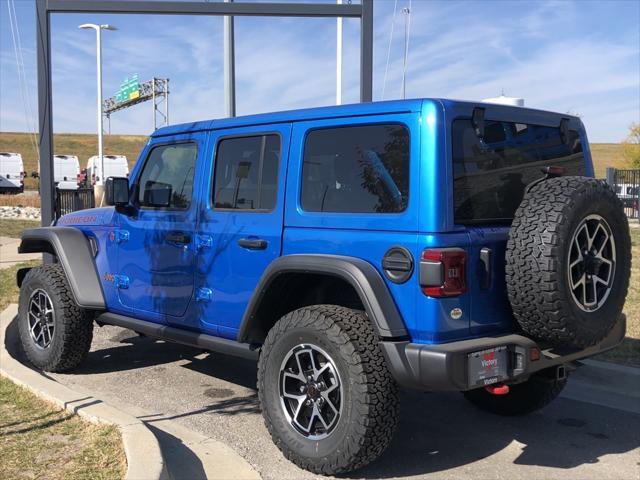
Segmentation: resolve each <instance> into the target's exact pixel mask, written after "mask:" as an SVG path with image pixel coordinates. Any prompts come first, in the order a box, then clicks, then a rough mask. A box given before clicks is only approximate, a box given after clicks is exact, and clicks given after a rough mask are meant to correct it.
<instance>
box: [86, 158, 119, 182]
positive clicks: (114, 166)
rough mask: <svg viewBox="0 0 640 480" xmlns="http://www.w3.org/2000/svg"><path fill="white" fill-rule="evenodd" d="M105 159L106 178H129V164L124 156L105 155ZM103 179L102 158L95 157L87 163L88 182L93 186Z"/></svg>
mask: <svg viewBox="0 0 640 480" xmlns="http://www.w3.org/2000/svg"><path fill="white" fill-rule="evenodd" d="M103 157H104V178H105V179H106V178H109V177H128V176H129V162H127V157H125V156H124V155H103ZM101 178H102V174H101V172H100V157H99V156H98V155H94V156H93V157H91V158H89V161H88V162H87V182H88V183H89V185H91V186H93V185H95V184H96V182H99V181H100V179H101Z"/></svg>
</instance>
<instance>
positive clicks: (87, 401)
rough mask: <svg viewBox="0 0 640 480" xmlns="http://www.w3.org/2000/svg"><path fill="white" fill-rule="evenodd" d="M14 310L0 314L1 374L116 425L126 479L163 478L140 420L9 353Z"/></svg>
mask: <svg viewBox="0 0 640 480" xmlns="http://www.w3.org/2000/svg"><path fill="white" fill-rule="evenodd" d="M17 313H18V307H17V305H9V307H7V308H6V309H5V310H4V311H3V312H2V313H0V374H2V375H3V376H5V377H7V378H9V379H10V380H12V381H13V382H15V383H17V384H18V385H22V386H23V387H26V388H28V389H29V390H30V391H32V392H33V393H34V394H36V395H37V396H38V397H40V398H42V399H44V400H47V401H49V402H51V403H53V404H55V405H58V406H60V407H61V408H64V409H65V410H67V411H69V412H72V413H76V414H78V415H80V416H81V417H83V418H85V419H87V420H89V421H90V422H93V423H106V424H110V425H117V426H118V428H119V429H120V432H121V434H122V443H123V444H124V450H125V454H126V456H127V474H126V477H125V478H126V479H127V480H140V479H150V480H151V479H154V480H155V479H161V480H164V479H166V478H167V475H166V470H165V463H164V459H163V457H162V452H161V450H160V444H159V443H158V440H157V439H156V437H155V435H154V434H153V433H152V432H151V431H150V430H149V429H148V428H147V427H146V426H145V424H144V423H143V422H142V421H140V420H139V419H137V418H136V417H134V416H132V415H129V414H127V413H125V412H122V411H121V410H118V409H116V408H114V407H112V406H111V405H109V404H107V403H105V402H103V401H102V400H100V399H99V398H96V397H94V396H87V395H85V394H81V393H78V392H75V391H73V390H71V389H70V388H68V387H66V386H64V385H61V384H60V383H58V382H56V381H54V380H51V379H50V378H48V377H47V376H46V374H44V373H40V372H37V371H35V370H32V369H30V368H29V367H26V366H25V365H23V364H21V363H20V362H18V361H17V360H15V359H14V358H13V357H12V356H11V355H10V354H9V352H8V351H7V349H6V345H5V338H6V331H7V328H8V327H9V324H10V323H11V321H12V320H13V318H14V317H15V316H16V315H17Z"/></svg>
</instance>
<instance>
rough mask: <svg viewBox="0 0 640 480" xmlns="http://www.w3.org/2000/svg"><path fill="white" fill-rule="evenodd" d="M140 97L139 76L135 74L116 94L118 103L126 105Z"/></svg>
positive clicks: (125, 80) (125, 81) (123, 83)
mask: <svg viewBox="0 0 640 480" xmlns="http://www.w3.org/2000/svg"><path fill="white" fill-rule="evenodd" d="M139 96H140V80H139V78H138V74H137V73H136V74H134V75H132V76H131V78H129V77H127V78H125V79H124V81H123V82H122V84H121V85H120V89H119V90H118V91H117V92H116V95H115V97H116V101H117V102H118V103H125V102H128V101H129V100H134V99H136V98H138V97H139Z"/></svg>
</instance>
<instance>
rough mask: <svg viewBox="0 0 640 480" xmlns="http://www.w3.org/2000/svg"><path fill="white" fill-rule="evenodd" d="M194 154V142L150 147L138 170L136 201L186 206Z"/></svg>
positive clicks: (192, 174)
mask: <svg viewBox="0 0 640 480" xmlns="http://www.w3.org/2000/svg"><path fill="white" fill-rule="evenodd" d="M197 155H198V150H197V147H196V145H195V143H176V144H169V145H159V146H157V147H155V148H153V150H151V153H150V154H149V156H148V157H147V161H146V162H145V164H144V168H143V169H142V172H141V173H140V180H139V182H138V193H137V200H138V205H140V206H141V207H154V208H176V209H187V208H189V205H191V194H192V191H193V176H194V172H195V166H196V157H197Z"/></svg>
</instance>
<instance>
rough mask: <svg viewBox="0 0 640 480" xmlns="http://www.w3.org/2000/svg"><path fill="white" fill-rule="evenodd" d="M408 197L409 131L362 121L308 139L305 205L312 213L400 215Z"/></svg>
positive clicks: (303, 175) (305, 158) (302, 197)
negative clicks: (359, 124) (360, 124)
mask: <svg viewBox="0 0 640 480" xmlns="http://www.w3.org/2000/svg"><path fill="white" fill-rule="evenodd" d="M408 200H409V130H408V129H407V128H406V127H404V126H402V125H362V126H353V127H339V128H329V129H323V130H314V131H312V132H310V133H309V134H308V136H307V138H306V141H305V146H304V159H303V165H302V192H301V203H302V208H303V209H304V210H306V211H308V212H337V213H398V212H402V211H404V210H405V209H406V208H407V204H408Z"/></svg>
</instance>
